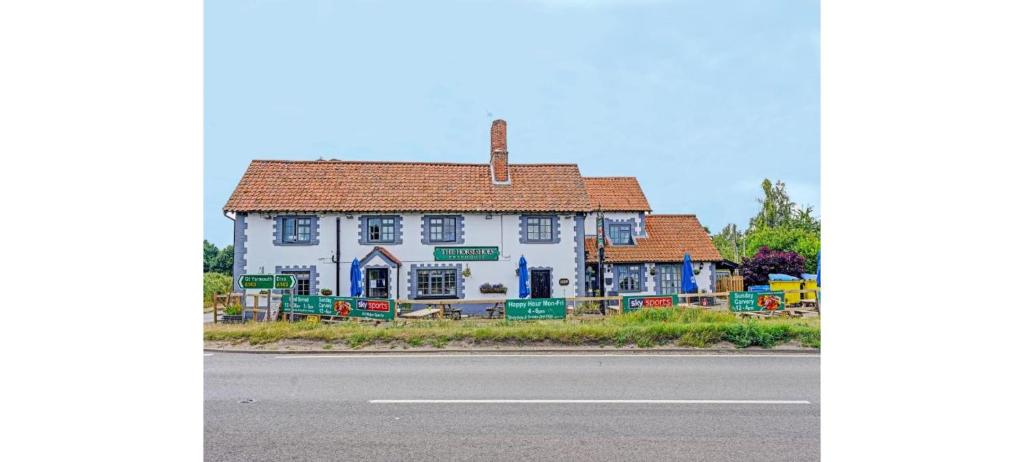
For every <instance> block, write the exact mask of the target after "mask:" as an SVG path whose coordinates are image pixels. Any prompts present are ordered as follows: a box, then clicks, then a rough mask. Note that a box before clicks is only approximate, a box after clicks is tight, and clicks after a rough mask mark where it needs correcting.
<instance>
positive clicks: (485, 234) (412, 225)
mask: <svg viewBox="0 0 1024 462" xmlns="http://www.w3.org/2000/svg"><path fill="white" fill-rule="evenodd" d="M430 215H435V214H430ZM360 216H361V214H352V215H351V218H348V216H346V215H340V218H341V228H340V231H341V262H342V263H341V278H340V279H341V287H336V284H335V264H334V263H332V262H331V256H332V254H333V252H334V249H335V236H336V229H337V227H336V224H335V219H336V218H338V217H339V215H319V243H318V244H317V245H289V246H280V245H275V244H274V222H275V219H274V218H273V217H267V216H264V215H258V214H250V215H248V216H247V217H246V224H247V227H246V229H245V266H244V268H243V271H244V272H245V273H260V272H263V273H272V272H274V270H275V268H276V267H277V266H308V265H316V270H317V281H316V283H315V287H316V289H317V291H319V290H320V289H324V288H327V289H331V290H332V291H334V293H335V294H338V295H348V294H349V290H350V287H349V279H348V278H349V271H350V267H351V262H352V259H353V258H357V259H359V260H362V259H363V258H365V257H366V256H367V254H369V253H370V252H372V251H373V248H374V247H375V246H377V245H379V246H381V247H384V248H386V249H387V250H388V251H389V252H391V254H392V255H394V256H395V257H396V258H398V259H399V260H401V268H400V269H399V273H398V274H395V272H394V271H392V272H391V273H392V276H391V281H389V283H390V284H389V290H390V291H391V297H392V298H396V293H397V295H398V297H400V298H409V296H410V294H409V282H410V281H409V278H410V274H409V272H410V269H411V266H412V265H419V264H448V263H451V264H461V265H462V268H463V269H465V268H466V267H467V266H468V267H469V269H470V272H471V275H470V276H469V277H467V278H464V284H465V291H464V293H463V298H470V299H492V298H493V299H504V298H507V297H508V298H515V297H517V296H518V293H517V288H518V280H517V278H516V274H515V269H516V267H517V265H518V262H519V257H520V255H522V256H525V257H526V261H527V266H528V267H548V268H551V269H552V271H551V289H552V296H553V297H561V296H563V292H564V295H565V296H573V295H575V294H576V293H577V287H576V285H577V274H576V271H577V268H576V266H577V253H576V242H577V240H576V227H575V224H576V220H575V216H574V215H572V214H563V215H556V217H557V220H558V222H559V235H560V239H559V242H558V243H557V244H520V243H519V215H499V214H493V215H491V218H489V219H488V218H487V217H486V215H484V214H466V215H462V216H463V220H464V230H465V233H464V240H465V242H463V243H460V244H436V245H435V244H423V243H421V239H422V236H421V229H422V227H421V217H422V216H423V214H402V226H401V240H402V242H401V244H395V245H392V244H367V245H363V244H360V243H359V240H360V239H359V223H360V219H359V217H360ZM449 245H450V246H459V247H461V246H497V247H498V248H499V249H500V251H501V255H500V257H499V260H498V261H480V262H473V261H470V262H466V261H461V262H459V261H455V262H435V261H434V255H433V252H434V247H435V246H449ZM367 264H368V265H382V264H384V262H383V261H382V260H381V259H378V258H376V257H375V258H374V259H373V260H372V262H367ZM583 270H584V268H582V267H581V268H579V271H580V272H582V271H583ZM460 277H461V275H460ZM562 278H566V279H569V285H568V286H566V287H562V286H559V285H558V280H559V279H562ZM485 282H486V283H490V284H496V283H501V284H504V285H505V287H508V288H509V292H508V293H507V294H480V291H479V287H480V285H482V284H483V283H485ZM396 289H397V291H396Z"/></svg>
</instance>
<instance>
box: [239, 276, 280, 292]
mask: <svg viewBox="0 0 1024 462" xmlns="http://www.w3.org/2000/svg"><path fill="white" fill-rule="evenodd" d="M238 286H239V287H241V288H243V289H273V288H274V275H273V274H243V275H241V276H239V277H238Z"/></svg>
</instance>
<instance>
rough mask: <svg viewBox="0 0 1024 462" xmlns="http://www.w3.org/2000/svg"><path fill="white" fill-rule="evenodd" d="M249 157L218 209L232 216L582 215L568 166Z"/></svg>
mask: <svg viewBox="0 0 1024 462" xmlns="http://www.w3.org/2000/svg"><path fill="white" fill-rule="evenodd" d="M509 168H510V172H511V177H512V182H511V184H509V185H496V184H494V183H493V182H492V181H491V172H490V165H489V164H456V163H427V162H361V161H334V160H332V161H273V160H254V161H252V163H250V164H249V168H248V170H246V172H245V174H244V175H243V176H242V179H241V180H240V181H239V183H238V186H237V187H236V188H235V191H234V193H232V194H231V198H229V199H228V202H227V204H225V205H224V210H225V211H232V212H288V211H295V212H419V211H430V212H586V211H589V210H590V203H589V201H588V199H587V190H586V187H585V186H584V183H583V178H582V177H581V176H580V172H579V168H578V167H577V166H576V165H575V164H520V165H516V164H511V165H509Z"/></svg>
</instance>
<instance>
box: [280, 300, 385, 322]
mask: <svg viewBox="0 0 1024 462" xmlns="http://www.w3.org/2000/svg"><path fill="white" fill-rule="evenodd" d="M281 311H282V312H283V313H285V314H288V313H295V314H305V315H314V316H341V317H345V318H363V319H382V320H392V319H395V301H394V300H384V299H373V298H353V297H331V296H326V295H295V296H292V295H289V294H284V295H283V296H282V297H281Z"/></svg>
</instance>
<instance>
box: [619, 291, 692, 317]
mask: <svg viewBox="0 0 1024 462" xmlns="http://www.w3.org/2000/svg"><path fill="white" fill-rule="evenodd" d="M678 304H679V296H678V295H632V296H624V297H622V312H623V313H629V312H630V311H639V310H641V309H643V308H671V307H673V306H676V305H678Z"/></svg>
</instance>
